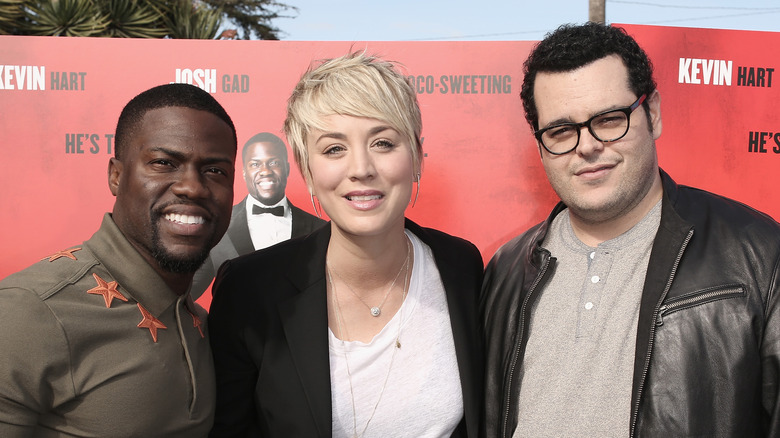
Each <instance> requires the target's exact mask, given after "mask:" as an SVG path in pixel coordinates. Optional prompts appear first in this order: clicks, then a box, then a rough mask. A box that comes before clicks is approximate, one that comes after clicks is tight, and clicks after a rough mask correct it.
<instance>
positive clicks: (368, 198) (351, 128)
mask: <svg viewBox="0 0 780 438" xmlns="http://www.w3.org/2000/svg"><path fill="white" fill-rule="evenodd" d="M322 121H323V126H325V127H326V129H324V130H322V131H321V130H313V131H312V132H311V133H310V134H309V135H308V136H307V139H306V147H307V148H308V155H309V170H310V172H311V180H310V181H309V182H308V184H309V189H310V190H311V191H312V193H313V194H314V195H315V196H317V198H318V199H319V200H320V203H321V204H322V208H323V209H324V210H325V212H326V213H327V214H328V216H329V217H330V218H331V221H332V223H333V226H334V227H336V228H337V229H338V230H339V231H341V232H343V233H346V234H352V235H378V234H383V233H387V232H391V230H394V229H395V230H399V231H400V230H403V227H404V211H405V210H406V206H407V205H408V204H409V199H410V198H411V194H412V181H413V179H414V165H413V164H412V154H411V149H410V145H409V142H408V140H406V139H405V137H404V136H402V135H401V134H399V133H398V131H396V130H395V129H393V128H391V127H390V126H389V125H388V124H386V123H384V122H381V121H379V120H376V119H368V118H363V117H352V116H344V115H330V116H326V117H323V120H322Z"/></svg>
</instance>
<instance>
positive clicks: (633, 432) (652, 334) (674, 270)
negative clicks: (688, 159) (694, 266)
mask: <svg viewBox="0 0 780 438" xmlns="http://www.w3.org/2000/svg"><path fill="white" fill-rule="evenodd" d="M692 237H693V230H689V231H688V236H686V238H685V240H684V241H683V243H682V247H680V251H679V252H678V253H677V258H676V259H675V260H674V265H673V266H672V272H671V273H670V274H669V281H667V282H666V287H664V292H663V293H662V294H661V299H660V300H659V301H658V304H656V307H655V311H654V315H653V316H654V317H653V319H654V320H656V321H657V320H658V317H659V312H660V310H661V303H662V302H663V300H664V298H666V294H668V293H669V289H671V288H672V281H673V280H674V276H675V275H676V274H677V268H678V267H679V265H680V259H682V256H683V253H684V252H685V248H687V247H688V243H689V242H690V241H691V238H692ZM655 327H656V324H653V325H651V326H650V340H649V342H648V345H647V356H646V357H645V363H644V367H643V368H642V379H641V380H640V381H639V388H638V390H637V397H636V403H635V404H634V407H633V413H632V414H631V416H632V418H631V432H630V433H629V434H628V436H629V437H630V438H634V437H635V436H636V422H637V419H638V418H639V403H640V402H641V401H642V390H643V389H644V387H645V380H646V379H647V370H648V368H650V355H651V354H652V352H653V342H654V340H655Z"/></svg>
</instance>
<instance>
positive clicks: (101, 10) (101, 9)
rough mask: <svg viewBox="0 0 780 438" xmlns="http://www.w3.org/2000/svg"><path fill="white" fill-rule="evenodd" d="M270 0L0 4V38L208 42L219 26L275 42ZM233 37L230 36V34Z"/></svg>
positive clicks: (27, 0) (276, 8)
mask: <svg viewBox="0 0 780 438" xmlns="http://www.w3.org/2000/svg"><path fill="white" fill-rule="evenodd" d="M286 10H293V11H294V10H296V9H295V8H294V7H291V6H287V5H284V4H282V3H279V2H277V1H275V0H0V35H2V34H10V35H49V36H92V37H123V38H188V39H213V38H215V36H216V35H217V32H218V31H219V29H220V27H221V25H222V22H223V20H224V19H227V20H228V21H229V22H230V23H231V25H234V26H239V27H240V29H241V30H242V37H243V38H246V39H249V38H252V37H256V38H260V39H273V40H275V39H278V33H279V32H280V31H279V30H278V29H276V28H275V27H273V26H271V20H273V19H275V18H279V17H282V15H280V12H283V11H286ZM233 33H235V32H233Z"/></svg>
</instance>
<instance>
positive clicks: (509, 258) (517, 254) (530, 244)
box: [488, 222, 548, 269]
mask: <svg viewBox="0 0 780 438" xmlns="http://www.w3.org/2000/svg"><path fill="white" fill-rule="evenodd" d="M547 224H548V222H540V223H538V224H536V225H534V226H533V227H531V228H529V229H528V230H526V231H525V232H523V233H522V234H520V235H518V236H516V237H515V238H513V239H512V240H510V241H508V242H506V243H505V244H503V245H501V247H500V248H498V250H497V251H496V253H495V254H493V256H492V257H491V259H490V262H489V263H488V269H492V268H493V267H504V266H507V265H515V264H518V263H523V262H524V261H525V260H527V259H528V258H529V257H530V255H531V253H532V251H533V248H534V247H535V246H536V244H537V243H540V242H541V241H542V240H543V239H544V236H545V234H546V231H547Z"/></svg>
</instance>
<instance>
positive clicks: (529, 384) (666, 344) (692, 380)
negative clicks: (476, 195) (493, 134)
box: [481, 23, 780, 437]
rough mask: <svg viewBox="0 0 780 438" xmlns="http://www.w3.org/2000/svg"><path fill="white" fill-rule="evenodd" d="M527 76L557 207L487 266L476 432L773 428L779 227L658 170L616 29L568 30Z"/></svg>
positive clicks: (640, 81) (633, 52)
mask: <svg viewBox="0 0 780 438" xmlns="http://www.w3.org/2000/svg"><path fill="white" fill-rule="evenodd" d="M524 74H525V77H524V82H523V87H522V91H521V97H522V100H523V105H524V109H525V113H526V118H527V120H528V122H529V123H530V125H531V127H532V129H533V130H534V135H535V137H536V140H537V143H538V145H539V153H540V155H541V160H542V165H543V166H544V169H545V172H546V174H547V177H548V179H549V181H550V184H551V185H552V187H553V189H554V190H555V192H556V193H557V194H558V196H559V197H560V198H561V202H560V203H559V204H558V205H557V206H556V207H555V209H554V210H553V212H552V214H551V215H550V217H549V218H548V219H547V220H546V221H545V222H543V223H541V224H539V225H537V226H535V227H533V228H531V229H530V230H528V231H527V232H525V233H523V234H522V235H520V236H518V237H517V238H515V239H514V240H512V241H510V242H509V243H507V244H506V245H504V246H503V247H502V248H501V249H500V250H499V251H498V252H497V253H496V255H495V256H494V257H493V259H492V260H491V261H490V263H489V265H488V267H487V271H486V274H485V281H484V284H483V291H482V302H481V306H482V315H483V321H482V323H483V328H484V333H485V337H486V339H485V341H486V348H487V368H486V370H487V377H486V422H485V431H484V432H485V435H486V436H488V437H520V436H533V437H547V436H550V437H553V436H554V437H558V436H708V437H718V436H778V434H780V421H779V420H778V409H780V405H778V403H777V401H778V394H779V393H778V386H779V385H780V322H778V318H780V309H779V308H778V299H780V298H778V294H780V226H778V223H777V222H775V221H774V220H773V219H772V218H770V217H769V216H767V215H765V214H763V213H760V212H758V211H755V210H753V209H751V208H749V207H747V206H745V205H743V204H740V203H738V202H735V201H732V200H728V199H725V198H723V197H720V196H717V195H714V194H711V193H707V192H705V191H702V190H697V189H693V188H690V187H685V186H678V185H677V184H675V182H674V181H673V180H672V179H671V178H670V177H669V175H667V174H666V173H664V172H663V171H662V170H660V169H659V167H658V159H657V154H656V146H655V140H656V139H657V138H659V136H660V135H661V127H662V124H661V98H660V94H659V92H658V90H657V89H656V84H655V81H654V80H653V77H652V67H651V64H650V61H649V60H648V58H647V55H646V54H645V52H644V51H643V50H642V49H641V48H640V47H639V46H638V45H637V43H636V42H635V41H634V39H633V38H631V37H630V36H628V35H627V34H626V33H625V31H624V30H623V29H620V28H616V27H611V26H605V25H601V24H595V23H588V24H585V25H578V26H573V25H567V26H562V27H560V28H559V29H557V30H556V31H554V32H553V33H551V34H550V35H548V36H547V37H546V38H545V39H544V40H543V41H542V42H540V43H539V44H538V45H537V46H536V47H535V48H534V50H533V51H532V53H531V54H530V56H529V58H528V59H527V60H526V62H525V64H524Z"/></svg>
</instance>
